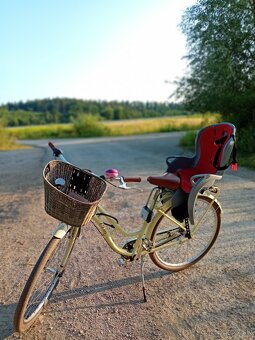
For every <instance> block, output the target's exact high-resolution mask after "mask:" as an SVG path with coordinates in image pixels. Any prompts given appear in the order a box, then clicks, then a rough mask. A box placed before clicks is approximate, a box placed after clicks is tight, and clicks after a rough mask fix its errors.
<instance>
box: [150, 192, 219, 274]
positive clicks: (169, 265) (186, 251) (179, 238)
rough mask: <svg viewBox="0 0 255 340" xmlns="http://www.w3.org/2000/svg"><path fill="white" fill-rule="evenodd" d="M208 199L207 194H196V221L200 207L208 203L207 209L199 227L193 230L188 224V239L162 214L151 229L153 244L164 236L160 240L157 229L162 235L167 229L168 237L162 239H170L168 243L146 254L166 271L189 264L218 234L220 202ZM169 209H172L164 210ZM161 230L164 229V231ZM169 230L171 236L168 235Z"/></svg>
mask: <svg viewBox="0 0 255 340" xmlns="http://www.w3.org/2000/svg"><path fill="white" fill-rule="evenodd" d="M211 203H212V199H211V198H210V197H207V196H202V195H199V196H198V197H197V199H196V202H195V207H194V216H195V224H196V221H197V219H198V218H199V216H200V215H199V213H201V211H202V210H203V209H202V208H206V207H207V208H209V209H208V212H207V213H206V216H207V218H206V221H205V220H202V222H203V223H200V227H198V228H197V230H196V231H195V232H194V226H190V232H191V238H190V239H189V238H187V236H185V232H183V231H182V230H181V229H180V228H177V227H176V225H174V223H173V222H171V221H170V220H169V219H167V218H166V217H165V216H164V215H163V216H162V217H160V219H159V220H158V222H157V223H156V225H155V227H154V229H153V231H152V234H151V238H150V239H151V241H152V243H153V246H157V245H160V244H162V243H163V242H164V239H163V241H162V236H159V235H160V234H159V233H160V231H161V228H163V231H162V232H161V235H164V233H165V234H167V233H168V234H167V235H168V236H167V237H168V240H169V241H165V242H166V243H167V242H169V247H166V248H163V249H161V250H158V251H155V252H153V253H150V254H149V255H150V258H151V260H152V261H153V262H154V263H155V264H156V265H157V266H158V267H160V268H161V269H164V270H169V271H180V270H183V269H186V268H188V267H190V266H192V265H193V264H195V263H196V262H198V261H199V260H201V259H202V258H203V257H204V256H205V255H206V254H207V253H208V251H209V250H210V248H211V247H212V246H213V244H214V242H215V241H216V239H217V237H218V234H219V231H220V225H221V209H220V206H219V205H218V203H217V202H215V201H214V202H213V204H211ZM210 204H211V206H210ZM170 210H171V209H169V210H168V211H167V212H169V211H170ZM167 212H166V213H167ZM204 218H205V216H204ZM208 219H209V221H208ZM210 219H212V221H210ZM166 227H167V229H166ZM164 230H167V232H165V231H164ZM171 233H172V236H171V237H169V235H170V234H171ZM157 234H158V238H160V237H161V239H160V240H158V241H157ZM201 246H202V247H201ZM196 247H198V248H196Z"/></svg>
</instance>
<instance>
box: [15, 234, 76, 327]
mask: <svg viewBox="0 0 255 340" xmlns="http://www.w3.org/2000/svg"><path fill="white" fill-rule="evenodd" d="M68 234H69V233H67V234H66V235H65V236H64V237H63V238H62V239H59V238H56V237H52V238H51V240H50V241H49V242H48V244H47V245H46V247H45V248H44V250H43V252H42V253H41V255H40V257H39V259H38V260H37V262H36V264H35V266H34V268H33V270H32V272H31V274H30V276H29V278H28V280H27V283H26V284H25V287H24V289H23V291H22V293H21V296H20V299H19V302H18V304H17V308H16V311H15V315H14V329H15V330H16V331H17V332H20V333H23V332H25V331H26V330H27V329H29V328H30V327H31V326H32V325H33V324H34V323H35V321H36V320H37V319H38V317H39V316H40V314H41V313H42V311H43V309H44V308H45V306H46V304H47V302H48V301H49V299H50V297H51V294H52V292H53V290H54V289H55V288H56V287H57V285H58V283H59V280H60V278H61V277H62V276H63V273H64V271H65V268H66V265H67V262H68V260H69V258H70V255H71V253H72V250H73V246H74V243H75V241H76V239H75V240H74V242H73V244H72V245H71V251H70V252H69V255H68V257H67V260H66V262H65V266H64V267H63V266H60V263H61V261H62V258H63V256H64V252H65V250H66V248H67V246H68V242H69V237H68ZM54 260H55V261H56V264H54ZM50 265H51V266H53V265H55V267H56V268H54V267H50ZM48 276H49V277H48ZM43 280H45V283H44V282H43ZM41 281H42V282H41ZM38 284H40V285H38ZM41 290H42V292H41Z"/></svg>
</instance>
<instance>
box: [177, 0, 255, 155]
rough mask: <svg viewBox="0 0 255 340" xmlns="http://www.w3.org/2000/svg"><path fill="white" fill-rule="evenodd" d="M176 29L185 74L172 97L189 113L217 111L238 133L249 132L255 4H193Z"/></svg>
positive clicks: (230, 0)
mask: <svg viewBox="0 0 255 340" xmlns="http://www.w3.org/2000/svg"><path fill="white" fill-rule="evenodd" d="M181 28H182V31H183V33H184V34H185V35H186V37H187V45H188V55H187V56H186V58H187V60H188V65H189V73H188V74H187V75H186V76H184V77H183V78H182V79H181V80H180V81H179V82H178V88H177V95H178V96H179V97H181V98H183V99H184V102H185V104H186V105H187V107H188V108H189V109H194V110H199V111H202V112H203V111H208V110H210V111H218V112H220V113H222V114H223V116H224V117H225V118H227V119H231V120H232V121H233V122H234V123H235V124H236V125H237V126H238V127H240V128H246V127H247V126H248V125H253V126H254V125H255V62H254V61H255V0H198V1H197V3H196V4H195V5H194V6H191V7H189V8H188V9H187V10H186V11H185V13H184V15H183V18H182V23H181ZM253 134H254V132H253ZM253 138H254V139H253V140H254V141H255V137H253ZM253 145H255V143H254V144H253ZM253 150H254V146H253Z"/></svg>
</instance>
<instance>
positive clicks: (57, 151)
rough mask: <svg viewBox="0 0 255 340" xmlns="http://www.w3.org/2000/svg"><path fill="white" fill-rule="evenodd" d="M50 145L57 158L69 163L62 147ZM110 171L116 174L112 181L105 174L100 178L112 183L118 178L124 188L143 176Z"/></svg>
mask: <svg viewBox="0 0 255 340" xmlns="http://www.w3.org/2000/svg"><path fill="white" fill-rule="evenodd" d="M48 146H49V147H50V148H51V150H52V151H53V155H54V156H55V157H56V158H58V159H60V160H61V161H64V162H66V163H69V162H68V161H67V160H66V159H65V157H64V156H63V154H62V151H61V150H60V149H58V148H57V147H56V145H55V144H53V143H52V142H49V143H48ZM113 170H114V171H113ZM108 171H110V172H112V171H113V173H114V174H115V175H114V177H113V178H111V179H110V182H109V179H108V178H107V177H105V176H104V175H102V176H100V178H102V179H104V180H105V181H106V182H108V183H110V184H112V183H111V181H112V180H113V179H116V180H118V181H119V183H120V185H119V186H118V187H119V188H122V189H129V187H127V185H126V183H139V182H141V180H142V179H141V177H124V176H120V177H119V176H118V170H116V169H110V170H108ZM94 175H95V176H97V175H96V174H94ZM97 177H99V176H97ZM112 185H113V184H112Z"/></svg>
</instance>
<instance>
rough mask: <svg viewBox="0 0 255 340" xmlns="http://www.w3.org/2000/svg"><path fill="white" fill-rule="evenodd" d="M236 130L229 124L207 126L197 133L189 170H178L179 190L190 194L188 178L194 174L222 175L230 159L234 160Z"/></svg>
mask: <svg viewBox="0 0 255 340" xmlns="http://www.w3.org/2000/svg"><path fill="white" fill-rule="evenodd" d="M235 133H236V128H235V126H234V125H233V124H231V123H220V124H214V125H210V126H207V127H205V128H203V129H202V130H200V131H199V133H198V135H197V138H196V144H195V147H196V153H195V156H194V157H193V162H192V163H193V164H192V166H191V167H190V168H185V169H179V170H178V171H177V174H178V175H179V177H180V178H181V188H182V189H183V190H184V191H185V192H190V190H191V184H190V178H191V176H193V175H196V174H216V173H217V174H222V173H223V172H224V170H225V169H227V168H228V167H229V165H230V158H231V156H233V162H234V163H236V160H235V153H236V149H235Z"/></svg>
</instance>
